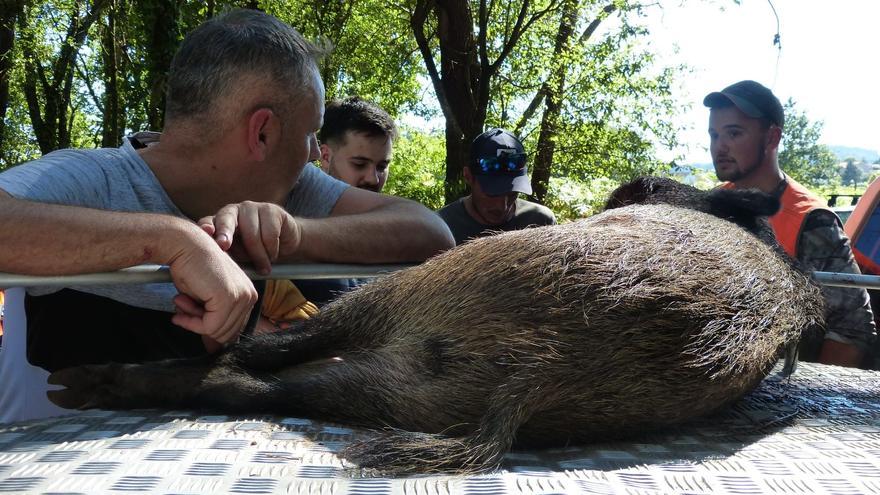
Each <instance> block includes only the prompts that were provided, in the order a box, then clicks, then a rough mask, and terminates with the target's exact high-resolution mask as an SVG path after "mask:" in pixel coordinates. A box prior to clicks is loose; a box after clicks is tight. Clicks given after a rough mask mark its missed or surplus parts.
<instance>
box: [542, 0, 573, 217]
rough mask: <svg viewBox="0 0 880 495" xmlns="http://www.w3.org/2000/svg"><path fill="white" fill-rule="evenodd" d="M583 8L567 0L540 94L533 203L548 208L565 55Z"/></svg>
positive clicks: (566, 69)
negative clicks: (541, 112)
mask: <svg viewBox="0 0 880 495" xmlns="http://www.w3.org/2000/svg"><path fill="white" fill-rule="evenodd" d="M579 10H580V6H579V3H578V2H577V1H576V0H565V2H563V4H562V15H561V17H560V22H559V30H558V31H557V32H556V41H555V44H554V46H553V60H554V61H557V63H556V64H554V66H553V69H552V73H551V74H550V78H549V79H548V80H547V82H546V83H544V86H543V87H542V88H541V90H540V92H541V93H543V94H544V98H545V106H544V115H543V116H542V117H541V130H540V133H539V134H538V144H537V146H536V151H535V159H534V161H533V162H532V197H531V199H532V200H534V201H536V202H538V203H541V204H544V202H545V201H546V200H547V189H548V187H549V183H550V173H551V169H552V167H553V155H554V153H555V152H556V138H557V137H558V135H559V117H560V114H561V113H562V96H563V95H564V94H565V76H566V73H567V72H568V66H567V64H566V63H564V60H565V58H566V57H565V55H566V54H567V53H568V52H569V49H570V46H571V35H572V26H574V25H575V24H576V22H577V18H578V15H579Z"/></svg>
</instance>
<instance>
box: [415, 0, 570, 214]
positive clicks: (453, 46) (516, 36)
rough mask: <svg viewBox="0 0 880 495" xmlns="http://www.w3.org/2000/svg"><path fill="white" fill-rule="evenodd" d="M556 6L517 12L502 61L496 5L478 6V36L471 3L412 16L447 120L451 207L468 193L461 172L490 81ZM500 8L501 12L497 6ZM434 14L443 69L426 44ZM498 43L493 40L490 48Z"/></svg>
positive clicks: (449, 0)
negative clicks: (494, 28)
mask: <svg viewBox="0 0 880 495" xmlns="http://www.w3.org/2000/svg"><path fill="white" fill-rule="evenodd" d="M555 4H556V1H549V2H546V4H545V5H543V8H542V9H541V10H537V11H535V12H533V13H531V14H529V12H530V6H531V2H530V1H529V0H523V1H522V3H521V4H520V6H519V11H518V12H517V16H516V20H515V23H514V24H513V26H512V28H511V29H510V31H509V32H506V33H505V39H504V40H503V43H502V44H501V49H500V51H499V52H498V57H497V58H496V60H494V61H490V60H489V53H490V51H494V50H490V48H489V44H490V42H489V40H488V38H489V34H488V31H489V27H488V26H489V18H490V17H491V10H492V8H493V6H498V7H499V8H510V7H509V6H508V5H501V3H499V4H498V5H496V2H494V1H488V0H480V1H479V16H478V17H479V18H478V19H477V23H476V26H477V32H476V34H474V25H475V24H474V17H473V13H472V11H471V2H470V1H469V0H419V1H417V2H416V3H415V8H414V9H413V11H412V13H411V16H410V25H411V26H412V28H413V34H414V35H415V38H416V44H417V45H418V47H419V51H420V52H421V54H422V58H423V59H424V60H425V67H426V68H427V70H428V75H429V76H430V78H431V83H432V85H433V86H434V92H435V93H436V94H437V100H438V101H439V102H440V108H441V109H442V110H443V116H444V117H446V183H445V185H444V188H445V196H446V202H447V203H449V202H451V201H454V200H455V199H457V198H458V197H459V196H460V195H461V194H462V193H463V192H464V191H465V187H464V184H463V183H462V170H463V169H464V166H465V164H466V163H467V159H468V151H469V149H470V143H471V141H473V139H474V138H475V137H477V136H478V135H479V134H480V133H481V132H482V131H483V125H484V124H485V122H486V113H487V110H488V107H489V88H490V86H491V80H492V77H493V76H494V75H495V74H496V73H497V72H498V69H499V67H501V66H502V64H503V63H504V61H505V59H506V58H507V56H508V55H510V52H511V51H512V50H513V48H514V47H515V46H516V44H517V43H518V42H519V40H520V37H521V36H522V35H523V33H525V32H526V31H527V30H528V29H529V27H530V26H531V25H532V24H533V23H534V22H535V21H537V20H538V19H540V18H541V17H542V16H544V15H545V14H547V13H548V12H550V11H551V10H552V9H553V8H555ZM499 5H500V6H499ZM431 13H433V14H434V16H435V17H436V20H437V25H436V36H437V38H438V43H437V46H439V49H440V68H439V69H438V68H437V64H436V62H435V61H434V46H435V45H434V43H432V42H430V41H429V40H428V35H427V33H426V26H427V20H428V17H429V15H430V14H431ZM495 42H497V40H494V41H493V42H492V43H495Z"/></svg>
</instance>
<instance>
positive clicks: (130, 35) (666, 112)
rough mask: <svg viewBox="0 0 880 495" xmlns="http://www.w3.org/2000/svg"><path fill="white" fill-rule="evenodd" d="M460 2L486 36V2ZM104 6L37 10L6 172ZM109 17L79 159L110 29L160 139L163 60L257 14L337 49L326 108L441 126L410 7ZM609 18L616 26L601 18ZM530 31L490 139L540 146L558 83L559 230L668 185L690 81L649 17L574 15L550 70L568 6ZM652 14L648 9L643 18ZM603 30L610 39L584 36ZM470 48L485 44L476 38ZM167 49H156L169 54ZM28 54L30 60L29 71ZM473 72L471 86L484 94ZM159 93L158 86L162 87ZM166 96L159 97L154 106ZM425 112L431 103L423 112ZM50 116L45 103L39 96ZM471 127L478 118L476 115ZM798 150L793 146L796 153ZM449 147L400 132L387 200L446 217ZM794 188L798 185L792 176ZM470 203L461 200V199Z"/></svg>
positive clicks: (193, 6)
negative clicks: (73, 37) (62, 56)
mask: <svg viewBox="0 0 880 495" xmlns="http://www.w3.org/2000/svg"><path fill="white" fill-rule="evenodd" d="M460 1H465V2H467V3H468V5H469V6H470V9H471V12H472V13H473V14H474V22H475V23H477V22H478V12H479V2H477V1H476V0H460ZM97 3H99V2H81V1H79V0H50V1H47V2H43V3H30V5H31V6H30V7H29V10H28V11H27V17H26V18H24V19H23V20H22V22H21V23H20V24H21V28H20V29H19V30H18V32H17V34H16V46H15V49H14V52H13V57H14V59H15V64H14V67H13V72H12V77H11V99H10V106H9V110H8V111H7V115H6V124H7V126H6V131H5V136H4V139H3V141H2V144H0V167H5V166H9V165H12V164H16V163H19V162H22V161H25V160H29V159H32V158H35V157H36V156H38V155H39V147H38V146H37V142H36V139H35V136H34V133H33V129H34V126H33V125H32V122H31V118H30V116H29V114H28V108H27V102H26V101H25V97H24V90H23V85H24V83H25V76H26V71H25V65H26V64H25V62H27V61H30V62H33V63H37V64H43V66H44V67H47V68H48V67H49V66H50V65H51V63H52V61H53V60H55V59H56V58H57V54H58V53H59V50H60V47H61V43H62V40H64V39H65V35H66V30H67V27H68V26H69V24H70V19H72V17H73V14H74V13H79V14H80V15H81V14H83V12H84V10H83V9H85V8H87V7H88V6H90V5H95V4H97ZM100 3H101V4H102V5H103V6H104V8H106V10H103V11H102V17H101V19H100V20H99V21H98V22H96V23H95V24H94V25H93V26H92V28H91V29H90V31H89V33H88V36H87V37H86V39H85V41H84V43H83V45H82V47H81V48H80V49H78V51H77V53H76V57H75V59H76V60H75V63H76V70H75V71H74V73H73V84H72V91H71V97H70V101H69V106H68V107H67V108H66V111H67V117H66V119H67V121H66V122H67V125H68V127H69V129H70V145H71V146H76V147H95V146H99V145H100V144H101V142H102V136H103V135H104V134H105V130H106V129H104V127H105V126H106V125H107V121H106V119H105V118H104V115H103V114H104V113H105V111H106V109H105V108H104V106H105V101H104V100H105V99H104V96H105V92H106V90H107V87H105V86H106V84H107V81H108V80H109V79H108V78H107V77H106V73H105V71H106V70H107V66H105V64H106V63H107V62H106V59H105V58H104V57H103V56H102V50H103V49H105V47H106V45H105V44H104V43H103V42H102V38H101V35H102V34H103V33H104V32H105V31H103V30H104V29H106V26H108V25H109V22H108V21H109V17H108V16H110V15H112V16H114V17H113V19H114V21H115V31H114V36H115V37H116V38H115V42H116V45H117V46H118V49H119V50H120V51H121V55H122V56H121V57H120V59H119V66H118V69H117V70H118V73H117V77H118V81H119V82H118V87H117V91H118V94H119V98H120V111H121V112H123V113H124V120H123V125H124V128H125V130H126V131H127V132H131V131H137V130H145V129H150V128H152V130H159V129H158V128H156V127H154V125H155V124H153V123H154V122H155V121H156V120H155V119H156V116H157V112H158V111H159V110H157V105H161V101H160V98H157V94H158V95H159V96H161V90H162V87H161V84H162V81H163V78H162V76H163V75H164V74H165V71H167V66H162V65H161V64H162V63H167V61H165V62H163V60H164V59H163V57H162V54H167V53H169V51H170V52H173V51H174V49H176V46H177V44H178V43H179V42H180V40H181V39H182V37H183V34H184V33H186V32H188V31H190V30H191V29H193V28H194V27H195V26H196V25H198V24H199V23H200V22H202V21H203V20H204V19H206V18H207V17H210V16H212V15H216V14H218V13H220V12H223V11H224V10H227V9H229V8H234V7H241V6H245V5H258V6H259V7H260V8H262V9H264V10H265V11H267V12H268V13H270V14H273V15H276V16H278V17H279V18H280V19H282V20H284V21H287V22H289V23H291V24H292V25H293V26H295V27H296V28H297V29H299V30H300V31H301V32H302V33H303V34H304V35H305V36H306V37H307V38H310V39H315V40H319V41H326V42H328V43H329V44H331V45H333V46H334V49H333V51H332V52H331V53H330V55H329V56H328V57H327V58H326V59H325V60H323V61H322V64H321V72H322V76H323V77H324V80H325V85H326V88H327V96H328V98H334V97H345V96H348V95H353V94H358V95H360V96H362V97H364V98H368V99H371V100H373V101H376V102H377V103H378V104H380V105H381V106H382V107H383V108H385V109H386V110H387V111H388V112H389V113H391V114H392V115H394V116H398V115H400V114H401V113H404V112H406V113H416V114H420V115H426V114H431V113H432V112H434V113H436V112H437V108H436V106H435V105H433V104H431V103H430V102H431V101H432V99H431V97H430V95H429V94H428V92H429V91H430V89H429V83H428V82H427V81H428V78H426V77H425V75H426V69H425V66H424V60H423V59H422V58H421V54H420V52H419V50H418V48H417V46H416V43H415V39H414V34H413V32H412V26H411V25H410V15H411V14H412V9H413V6H414V5H415V3H416V2H415V1H414V0H413V1H406V2H396V3H395V2H383V1H381V0H350V1H327V0H260V1H258V2H253V1H244V0H226V1H209V2H196V1H194V0H142V1H139V2H135V3H130V2H123V1H121V0H103V1H102V2H100ZM524 3H525V2H524V0H512V1H511V2H506V3H505V2H489V4H490V5H492V6H494V7H493V8H492V9H491V12H490V16H489V19H488V23H487V30H486V33H485V41H486V45H485V54H486V56H487V59H488V61H489V62H492V61H495V60H498V58H499V57H500V56H501V55H502V53H504V50H505V43H506V42H508V41H510V35H511V33H512V32H513V30H514V26H515V25H516V21H517V19H516V15H517V14H518V12H519V8H520V7H521V6H522V5H523V4H524ZM609 4H612V5H613V6H614V10H613V12H612V13H611V14H608V13H606V12H605V11H604V10H603V9H604V8H605V7H606V6H607V5H609ZM528 5H529V9H528V14H529V18H530V19H532V18H533V22H532V23H531V24H529V26H528V29H527V30H525V31H524V32H523V34H522V36H521V37H520V38H519V39H518V40H517V42H516V43H515V45H514V46H513V47H512V49H511V51H510V52H509V55H508V56H507V57H506V58H505V59H504V61H503V63H501V64H500V65H499V66H498V67H497V72H494V73H493V75H492V77H491V78H490V79H489V80H488V84H489V99H488V102H487V106H486V108H485V109H484V110H485V126H484V127H490V126H502V127H508V128H517V127H519V131H520V132H519V133H520V134H521V135H522V136H523V137H524V141H525V145H526V149H527V150H528V151H531V152H533V153H534V151H535V150H536V148H537V146H538V137H539V133H540V123H541V120H542V115H543V112H544V111H545V109H546V100H543V101H538V103H539V104H537V105H536V107H535V108H534V109H533V111H531V112H530V113H528V114H527V112H526V111H527V107H528V106H529V103H530V102H532V101H536V95H537V94H538V93H539V92H540V91H541V90H542V88H544V87H545V86H547V85H548V83H549V82H553V81H558V80H560V79H559V78H561V80H562V83H563V84H562V85H561V87H562V94H561V95H559V98H558V100H559V101H560V102H561V107H560V112H559V116H558V122H557V123H556V125H557V127H556V128H555V134H554V135H553V136H552V137H550V138H548V139H550V140H551V141H552V143H553V144H554V146H555V154H554V156H553V160H552V168H551V169H550V170H551V174H550V179H549V191H548V195H547V198H546V202H547V204H548V205H549V206H550V207H551V208H553V209H554V210H555V211H556V213H557V215H558V216H559V218H560V220H566V219H573V218H578V217H581V216H585V215H589V214H592V213H593V212H595V211H596V210H597V209H598V207H599V206H600V205H601V204H602V203H603V202H604V200H605V197H606V196H607V193H608V192H609V191H610V190H611V189H612V188H613V187H614V186H615V185H616V184H619V183H620V182H622V181H626V180H629V179H631V178H633V177H634V176H637V175H642V174H647V173H650V174H667V173H670V171H671V164H669V163H663V162H661V161H660V160H659V159H658V158H657V155H656V149H657V147H658V146H669V147H671V146H674V145H675V142H676V134H677V132H678V131H679V129H677V128H675V126H674V125H673V124H672V122H674V119H673V118H672V117H673V116H674V115H675V114H676V112H678V111H679V110H680V107H681V106H682V105H680V104H679V103H678V102H677V101H675V99H674V98H673V97H672V94H673V89H674V88H675V81H676V79H677V78H680V77H681V76H682V74H684V68H683V67H658V66H656V64H655V60H654V57H653V54H652V53H651V52H650V49H649V47H646V46H645V45H644V40H645V38H646V34H647V32H646V31H645V29H644V28H643V27H641V26H640V25H639V22H640V16H641V15H642V13H643V12H644V10H643V9H642V8H641V7H638V5H637V4H635V3H632V2H629V1H625V0H615V1H612V2H609V1H597V0H584V1H582V2H576V3H571V2H569V3H568V4H567V6H568V7H569V8H573V7H572V6H575V7H574V8H576V12H577V19H576V22H575V23H574V24H573V25H572V26H571V27H572V39H571V43H570V46H569V47H568V48H566V49H565V50H563V51H562V52H560V54H559V55H558V56H557V57H554V56H553V53H554V47H555V46H554V45H555V40H556V37H557V34H558V32H559V29H560V26H561V25H562V23H561V20H562V19H561V16H562V13H563V9H562V8H561V7H562V3H561V2H560V1H559V0H532V1H530V2H529V3H528ZM647 8H651V7H644V9H647ZM596 20H599V21H601V22H600V26H601V29H599V30H597V31H596V32H595V33H594V34H593V35H592V36H591V37H589V38H587V37H586V36H584V35H583V34H584V32H585V30H586V29H587V27H588V26H589V25H590V24H591V23H592V22H593V21H596ZM426 27H427V30H426V32H427V33H428V36H430V37H431V38H430V40H429V42H430V48H431V49H433V50H434V54H435V56H436V59H437V61H438V62H439V61H440V59H439V46H438V45H437V43H438V42H437V37H436V36H434V35H436V34H437V33H436V30H437V28H438V27H439V22H438V19H436V18H431V19H430V20H429V22H428V23H427V26H426ZM474 30H475V33H474V34H475V39H478V36H477V34H478V33H477V29H476V27H475V28H474ZM159 40H161V43H160V41H159ZM23 48H27V49H28V53H32V56H30V57H29V58H28V57H26V56H25V55H24V51H23ZM477 73H478V71H476V67H474V71H473V72H472V74H471V76H470V77H471V78H472V81H471V84H474V85H477V84H478V83H479V82H480V81H479V80H478V77H477ZM157 85H158V86H157ZM157 91H158V93H157ZM426 102H427V103H426ZM38 104H39V105H40V106H41V108H45V105H46V95H45V94H43V93H40V94H39V95H38ZM473 116H475V118H476V117H479V116H480V115H479V112H474V113H473ZM793 142H794V141H793ZM446 151H447V148H446V142H445V134H444V133H442V132H440V133H436V134H426V133H424V132H420V131H418V130H416V129H403V132H402V134H401V138H400V139H399V140H398V142H397V143H395V154H394V160H393V162H392V165H391V167H392V168H391V175H390V178H389V181H388V184H387V185H386V189H385V192H387V193H389V194H394V195H399V196H403V197H408V198H411V199H413V200H416V201H419V202H422V203H424V204H425V205H427V206H428V207H430V208H432V209H437V208H440V207H441V206H443V203H444V180H445V177H446V169H445V167H446V166H447V164H446V163H444V161H445V157H446ZM793 175H794V174H793ZM452 192H453V193H460V194H465V193H466V191H464V190H463V189H461V190H454V191H452Z"/></svg>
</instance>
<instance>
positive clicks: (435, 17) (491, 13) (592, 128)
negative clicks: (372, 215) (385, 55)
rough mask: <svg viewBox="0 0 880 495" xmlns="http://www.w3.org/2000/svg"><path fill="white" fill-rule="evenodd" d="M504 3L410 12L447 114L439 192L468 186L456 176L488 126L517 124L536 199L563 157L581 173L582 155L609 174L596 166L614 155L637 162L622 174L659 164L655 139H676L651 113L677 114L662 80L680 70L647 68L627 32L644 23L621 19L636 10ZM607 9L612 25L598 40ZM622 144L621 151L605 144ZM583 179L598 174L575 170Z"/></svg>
mask: <svg viewBox="0 0 880 495" xmlns="http://www.w3.org/2000/svg"><path fill="white" fill-rule="evenodd" d="M500 5H501V4H500V3H496V2H491V1H490V2H487V1H486V0H479V1H469V0H457V1H451V0H447V1H436V2H432V1H419V2H416V7H415V9H414V10H413V11H412V14H411V19H412V25H413V32H414V34H415V37H416V40H417V42H418V45H419V49H420V52H421V53H422V55H423V58H424V60H425V66H426V69H427V71H428V74H429V75H430V78H431V82H432V85H433V88H434V90H435V92H436V94H437V98H438V100H439V102H440V107H441V109H442V111H443V115H444V117H445V118H446V151H447V157H446V182H447V184H446V200H447V201H451V200H453V199H455V198H456V197H458V196H460V195H462V194H464V192H465V191H464V187H463V185H462V184H461V182H460V178H461V169H462V167H463V165H464V164H465V163H467V160H468V156H467V151H468V145H469V143H470V141H471V140H472V139H473V138H474V137H475V136H476V135H477V134H479V133H480V132H482V131H483V130H484V129H485V128H487V127H493V126H503V127H508V128H513V129H515V130H516V131H518V134H521V135H524V137H525V138H526V140H528V141H529V143H528V144H527V146H526V147H527V148H529V149H532V150H535V153H534V155H533V166H532V174H533V175H532V182H533V189H534V190H535V197H534V199H536V200H538V201H539V202H542V201H545V199H546V195H547V192H548V184H549V179H550V178H551V177H553V176H558V175H563V174H565V173H566V171H565V170H564V169H563V167H560V166H559V164H560V163H561V162H565V161H569V162H572V161H578V162H579V166H578V167H575V168H579V169H580V170H579V171H582V170H583V168H584V167H585V166H586V165H587V164H586V163H585V157H586V156H590V157H591V158H592V159H591V160H590V162H589V164H590V165H593V167H592V171H591V172H597V171H599V170H603V171H607V170H610V169H613V168H614V167H612V166H605V164H602V163H601V162H602V161H604V159H605V158H607V157H608V156H611V155H615V154H619V155H620V156H626V157H638V158H639V161H637V162H634V163H632V164H622V165H624V169H625V170H632V169H633V165H639V166H640V167H639V168H640V169H641V170H646V169H651V168H655V169H658V170H659V169H661V168H663V166H662V165H661V164H660V163H659V162H657V161H656V160H655V159H654V158H653V152H652V151H651V150H653V142H652V141H651V139H652V138H654V137H658V138H659V141H662V142H665V143H669V144H673V143H674V140H675V136H674V132H673V131H674V129H673V128H672V126H671V125H670V124H668V122H669V120H670V119H664V118H658V117H659V116H661V115H662V116H664V117H668V116H669V115H670V114H671V113H672V111H673V110H672V108H671V107H672V100H671V97H670V96H669V95H670V90H669V88H670V86H671V83H670V81H671V75H672V74H673V73H676V71H677V69H670V70H666V69H661V70H660V71H659V75H657V74H656V73H655V74H654V75H650V74H649V72H650V70H649V69H653V68H652V67H651V63H652V60H653V58H652V57H651V56H650V54H647V53H644V52H643V51H640V50H636V49H634V47H633V44H632V40H634V39H636V38H638V37H640V36H643V35H644V34H646V33H647V31H645V30H644V29H643V28H639V27H637V26H634V25H632V24H630V23H629V21H628V19H629V18H630V17H638V16H639V15H641V14H642V12H643V10H642V6H641V5H640V4H638V3H636V2H628V1H598V0H591V1H579V2H576V1H573V0H556V1H551V0H544V1H534V2H532V1H528V0H521V1H518V2H512V3H508V4H507V5H506V6H505V7H504V8H501V7H500ZM612 14H614V15H616V22H618V23H619V25H617V24H616V25H614V27H613V28H612V29H609V32H608V34H603V36H602V37H599V38H598V39H597V40H594V39H593V38H594V35H595V33H596V31H597V28H598V26H599V25H600V24H601V23H603V22H605V21H606V20H607V19H609V18H610V17H611V16H612ZM438 59H439V68H438V63H437V60H438ZM618 97H620V98H619V103H618ZM526 102H529V103H528V104H525V103H526ZM524 104H525V105H524ZM534 116H540V119H539V123H537V124H536V123H534V122H532V118H533V117H534ZM597 137H598V138H600V140H599V141H596V140H595V138H597ZM620 144H625V145H626V147H625V148H623V149H613V148H612V147H611V146H612V145H620ZM587 150H589V154H588V155H585V154H584V153H583V152H584V151H587ZM560 155H561V156H560ZM645 157H647V158H648V162H647V164H646V162H645V160H642V159H641V158H645ZM614 165H621V163H620V162H615V163H614ZM589 176H595V175H594V174H592V173H591V174H588V175H586V176H583V175H582V177H589Z"/></svg>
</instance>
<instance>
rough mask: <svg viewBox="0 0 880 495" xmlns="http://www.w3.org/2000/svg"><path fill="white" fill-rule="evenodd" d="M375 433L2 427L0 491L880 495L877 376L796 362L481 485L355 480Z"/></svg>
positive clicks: (177, 419) (118, 423)
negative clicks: (686, 409) (720, 406)
mask: <svg viewBox="0 0 880 495" xmlns="http://www.w3.org/2000/svg"><path fill="white" fill-rule="evenodd" d="M368 435H369V432H365V431H359V430H352V429H349V428H346V427H344V426H342V425H333V424H327V423H323V422H319V421H312V420H308V419H301V418H282V417H264V416H260V417H243V416H216V415H214V416H208V415H203V414H200V413H196V412H192V411H155V410H140V411H117V412H111V411H85V412H82V413H77V414H73V415H70V416H65V417H61V418H52V419H47V420H41V421H32V422H23V423H13V424H0V493H34V494H49V493H52V494H56V493H66V494H94V493H126V492H134V493H161V494H181V495H183V494H204V493H239V494H259V493H283V494H321V495H385V494H388V495H398V494H405V495H435V494H457V493H463V494H469V495H506V494H541V495H550V494H570V493H571V494H616V493H625V494H633V495H639V494H646V495H647V494H682V495H684V494H689V495H696V494H709V493H713V494H714V493H727V494H765V493H768V494H802V493H803V494H806V493H810V494H812V493H828V494H832V493H834V494H850V493H852V494H863V493H880V372H869V371H862V370H855V369H848V368H838V367H833V366H823V365H818V364H812V363H800V364H799V369H798V372H797V373H796V374H795V375H794V376H793V377H792V378H791V379H790V380H789V379H782V378H780V377H779V376H778V374H776V372H774V374H772V375H771V376H770V377H768V378H767V379H766V380H765V381H764V382H763V383H762V384H761V386H760V387H759V388H758V389H757V390H755V391H754V392H753V393H751V394H749V395H748V396H747V397H746V398H745V399H743V400H742V401H740V402H738V403H737V404H735V405H734V406H733V407H731V408H730V409H727V410H725V411H724V412H722V413H720V414H717V415H715V416H712V417H708V418H703V419H701V420H698V421H695V422H692V423H690V424H687V425H683V426H680V427H678V428H674V429H671V430H666V431H664V432H659V433H652V434H647V435H640V436H637V437H634V438H633V439H631V440H630V441H628V442H617V443H606V444H595V445H585V446H577V447H568V448H562V449H553V450H543V451H515V452H512V453H510V454H509V455H508V456H507V457H506V459H505V463H504V467H503V469H502V470H500V471H497V472H495V473H491V474H487V475H481V476H467V477H465V476H421V477H411V478H398V479H383V478H359V477H357V471H356V469H354V468H353V467H352V466H350V465H347V464H345V465H344V464H343V462H342V461H341V460H340V459H339V458H338V457H337V456H336V454H335V453H336V452H338V450H339V449H340V448H341V447H342V446H344V445H345V444H346V443H348V442H350V441H351V440H352V439H353V438H355V437H362V436H368Z"/></svg>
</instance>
